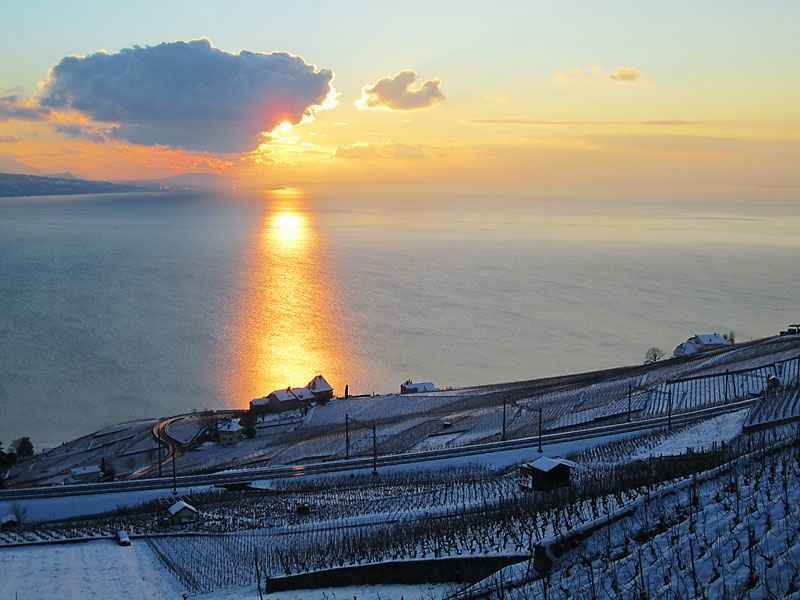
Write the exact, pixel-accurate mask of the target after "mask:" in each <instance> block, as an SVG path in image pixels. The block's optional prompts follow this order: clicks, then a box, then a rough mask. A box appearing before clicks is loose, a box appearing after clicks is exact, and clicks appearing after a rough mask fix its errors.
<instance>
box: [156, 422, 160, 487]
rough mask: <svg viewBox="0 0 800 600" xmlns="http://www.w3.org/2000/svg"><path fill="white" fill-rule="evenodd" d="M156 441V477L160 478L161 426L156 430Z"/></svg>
mask: <svg viewBox="0 0 800 600" xmlns="http://www.w3.org/2000/svg"><path fill="white" fill-rule="evenodd" d="M156 440H157V441H158V477H159V479H160V478H161V425H159V426H158V429H156Z"/></svg>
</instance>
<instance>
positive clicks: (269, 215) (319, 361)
mask: <svg viewBox="0 0 800 600" xmlns="http://www.w3.org/2000/svg"><path fill="white" fill-rule="evenodd" d="M286 192H287V191H285V190H275V191H274V192H271V193H270V195H269V197H268V199H269V205H268V209H267V212H266V213H265V214H264V217H263V219H262V221H261V224H260V226H259V227H258V229H257V230H256V231H255V232H254V233H255V235H254V237H253V240H252V244H251V249H250V259H249V261H248V264H249V266H248V268H247V271H246V273H245V276H244V279H243V281H242V284H241V290H240V298H241V300H240V302H239V303H238V306H237V307H236V309H235V311H234V312H233V314H232V320H233V332H234V335H233V338H232V342H231V343H232V346H231V349H230V356H231V359H232V360H231V365H230V369H229V380H228V381H227V382H226V388H227V389H226V390H225V393H226V395H227V396H228V403H229V405H230V406H236V407H241V406H247V403H248V402H249V401H250V400H251V399H253V398H258V397H262V396H266V395H267V394H269V393H270V392H272V391H274V390H276V389H281V388H286V387H287V386H292V387H300V386H304V385H305V384H307V383H308V382H309V381H310V380H311V378H312V377H314V376H315V375H318V374H322V375H324V376H325V378H326V379H327V380H328V382H329V383H330V384H331V385H332V386H333V387H334V393H342V392H343V391H344V386H345V384H346V383H347V380H346V374H347V373H348V372H350V371H351V370H352V365H351V363H352V356H351V352H350V351H349V350H348V348H349V347H350V344H348V342H347V334H346V331H345V327H344V326H343V325H342V322H341V321H342V319H341V314H340V312H339V309H338V308H337V307H338V295H337V294H336V285H335V283H336V282H335V280H333V278H331V277H330V276H329V274H328V273H329V267H328V265H327V264H326V263H325V252H324V251H322V248H321V246H322V241H321V240H320V239H319V237H318V235H317V232H316V230H315V228H314V223H313V219H312V217H311V214H310V213H309V212H308V211H307V210H306V209H305V207H304V206H303V199H302V198H301V197H298V196H293V195H292V194H291V193H286Z"/></svg>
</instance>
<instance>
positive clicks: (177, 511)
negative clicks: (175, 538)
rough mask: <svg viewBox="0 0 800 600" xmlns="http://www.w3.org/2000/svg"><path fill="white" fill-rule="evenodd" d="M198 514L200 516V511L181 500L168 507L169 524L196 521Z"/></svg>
mask: <svg viewBox="0 0 800 600" xmlns="http://www.w3.org/2000/svg"><path fill="white" fill-rule="evenodd" d="M198 516H200V513H199V512H198V511H197V509H196V508H195V507H194V506H192V505H191V504H187V503H186V502H184V501H183V500H178V502H176V503H175V504H173V505H172V506H170V507H169V522H170V525H183V524H184V523H193V522H195V521H197V517H198Z"/></svg>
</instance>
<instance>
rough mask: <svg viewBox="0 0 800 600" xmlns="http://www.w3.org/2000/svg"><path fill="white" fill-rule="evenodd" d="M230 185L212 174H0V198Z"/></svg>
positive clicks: (191, 188) (222, 178)
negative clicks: (106, 177) (98, 177)
mask: <svg viewBox="0 0 800 600" xmlns="http://www.w3.org/2000/svg"><path fill="white" fill-rule="evenodd" d="M232 187H233V185H232V182H231V180H230V179H229V178H228V177H224V176H221V175H216V174H214V173H186V174H183V175H173V176H171V177H164V178H161V179H134V180H128V181H94V180H89V179H79V178H78V177H75V176H74V175H72V174H71V173H58V174H55V175H50V176H41V175H20V174H17V173H0V198H7V197H12V196H59V195H69V194H107V193H124V192H150V191H153V190H165V191H178V190H201V189H231V188H232Z"/></svg>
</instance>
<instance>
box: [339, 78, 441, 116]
mask: <svg viewBox="0 0 800 600" xmlns="http://www.w3.org/2000/svg"><path fill="white" fill-rule="evenodd" d="M416 81H417V74H416V73H415V72H414V70H413V69H406V70H405V71H400V72H399V73H398V74H397V75H395V76H394V77H383V78H381V79H379V80H378V81H376V82H375V83H374V84H373V85H371V86H370V85H365V86H364V87H363V88H362V89H361V98H360V99H358V100H356V102H355V104H356V106H357V107H358V108H359V109H362V110H367V109H375V108H383V109H388V110H418V109H422V108H430V107H432V106H436V105H437V104H439V103H440V102H441V101H442V100H444V99H445V95H444V93H443V92H442V90H441V88H440V86H441V84H442V82H441V81H440V80H439V79H429V80H428V81H424V82H422V84H421V85H420V87H419V88H417V89H412V87H411V86H413V85H414V84H415V83H416Z"/></svg>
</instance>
